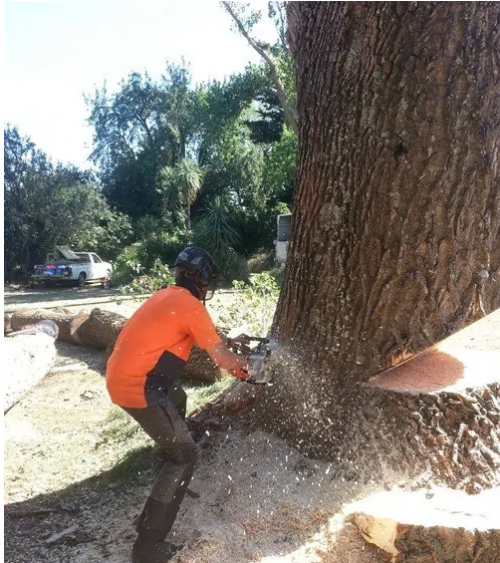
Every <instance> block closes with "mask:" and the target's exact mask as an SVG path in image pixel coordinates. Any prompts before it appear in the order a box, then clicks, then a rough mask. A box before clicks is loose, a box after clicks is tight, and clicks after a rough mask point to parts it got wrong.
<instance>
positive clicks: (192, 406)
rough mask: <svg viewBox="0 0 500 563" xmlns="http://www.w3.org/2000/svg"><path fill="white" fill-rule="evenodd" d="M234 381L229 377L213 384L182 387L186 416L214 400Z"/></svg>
mask: <svg viewBox="0 0 500 563" xmlns="http://www.w3.org/2000/svg"><path fill="white" fill-rule="evenodd" d="M233 381H234V379H233V378H232V377H231V376H229V375H228V376H225V377H223V378H222V379H219V380H217V381H215V382H214V383H209V384H208V383H195V382H192V381H190V382H188V383H186V384H184V385H183V387H184V391H186V393H187V396H188V403H187V415H188V416H189V415H190V414H191V413H193V412H194V411H197V410H198V409H200V408H201V407H202V406H203V405H204V404H205V403H207V402H208V401H210V400H211V399H213V398H215V397H216V396H217V395H219V394H220V393H222V392H223V391H224V390H225V389H227V388H228V387H229V385H231V383H232V382H233Z"/></svg>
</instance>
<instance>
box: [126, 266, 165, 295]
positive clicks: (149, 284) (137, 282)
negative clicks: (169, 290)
mask: <svg viewBox="0 0 500 563" xmlns="http://www.w3.org/2000/svg"><path fill="white" fill-rule="evenodd" d="M172 283H174V276H173V274H172V272H171V271H170V269H169V267H168V266H166V265H165V264H162V262H161V261H160V260H156V262H155V263H154V265H153V267H152V268H151V270H150V271H149V273H148V274H143V275H141V276H137V277H136V278H134V279H133V281H132V282H131V283H129V284H128V285H126V286H124V287H122V291H123V293H138V294H141V293H154V292H155V291H159V290H160V289H163V288H164V287H166V286H167V285H170V284H172Z"/></svg>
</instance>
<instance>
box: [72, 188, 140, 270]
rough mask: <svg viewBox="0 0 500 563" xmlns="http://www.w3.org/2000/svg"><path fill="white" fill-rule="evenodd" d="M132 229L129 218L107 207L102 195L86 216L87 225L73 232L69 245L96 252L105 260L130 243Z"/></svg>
mask: <svg viewBox="0 0 500 563" xmlns="http://www.w3.org/2000/svg"><path fill="white" fill-rule="evenodd" d="M133 237H134V231H133V229H132V224H131V221H130V218H129V217H128V216H127V215H125V214H124V213H120V212H119V211H113V210H111V209H109V207H108V205H107V203H106V201H105V200H104V198H102V196H100V198H99V199H98V200H97V201H96V205H95V206H94V207H93V213H91V214H90V216H89V217H88V227H87V228H86V229H84V230H82V231H79V232H75V233H74V234H73V235H72V236H71V238H70V240H69V243H70V245H71V246H72V247H73V248H75V249H77V250H78V249H82V250H90V251H93V252H97V253H98V254H99V256H101V257H102V258H104V259H105V260H114V259H115V258H116V257H117V256H118V255H119V254H120V252H121V251H122V249H123V248H124V247H126V246H127V245H128V244H130V243H131V242H132V240H133Z"/></svg>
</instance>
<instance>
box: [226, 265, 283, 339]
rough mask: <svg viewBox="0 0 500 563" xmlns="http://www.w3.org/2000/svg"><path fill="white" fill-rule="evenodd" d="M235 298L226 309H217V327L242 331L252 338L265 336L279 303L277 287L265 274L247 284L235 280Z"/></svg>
mask: <svg viewBox="0 0 500 563" xmlns="http://www.w3.org/2000/svg"><path fill="white" fill-rule="evenodd" d="M233 288H234V289H235V290H236V292H237V293H236V296H235V299H234V300H233V301H231V304H230V305H229V306H223V305H219V306H218V307H216V309H217V313H218V315H219V325H220V326H223V327H224V328H227V329H232V328H236V327H238V328H239V327H241V328H243V329H244V330H245V331H246V332H247V334H251V335H252V336H266V335H267V334H268V332H269V330H270V328H271V324H272V321H273V317H274V311H275V309H276V305H277V303H278V297H279V291H280V289H279V285H278V284H277V283H276V280H275V278H274V277H273V276H271V275H270V274H268V273H262V274H255V275H253V276H251V278H250V283H249V284H245V283H244V282H242V281H234V282H233Z"/></svg>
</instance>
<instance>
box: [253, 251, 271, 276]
mask: <svg viewBox="0 0 500 563" xmlns="http://www.w3.org/2000/svg"><path fill="white" fill-rule="evenodd" d="M273 266H274V251H273V252H258V253H257V254H253V255H252V256H251V257H250V258H249V259H248V271H249V272H250V273H251V274H261V273H262V272H265V271H267V270H270V269H271V268H273Z"/></svg>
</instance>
